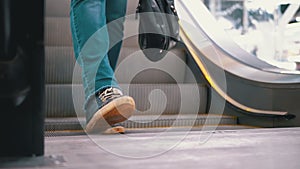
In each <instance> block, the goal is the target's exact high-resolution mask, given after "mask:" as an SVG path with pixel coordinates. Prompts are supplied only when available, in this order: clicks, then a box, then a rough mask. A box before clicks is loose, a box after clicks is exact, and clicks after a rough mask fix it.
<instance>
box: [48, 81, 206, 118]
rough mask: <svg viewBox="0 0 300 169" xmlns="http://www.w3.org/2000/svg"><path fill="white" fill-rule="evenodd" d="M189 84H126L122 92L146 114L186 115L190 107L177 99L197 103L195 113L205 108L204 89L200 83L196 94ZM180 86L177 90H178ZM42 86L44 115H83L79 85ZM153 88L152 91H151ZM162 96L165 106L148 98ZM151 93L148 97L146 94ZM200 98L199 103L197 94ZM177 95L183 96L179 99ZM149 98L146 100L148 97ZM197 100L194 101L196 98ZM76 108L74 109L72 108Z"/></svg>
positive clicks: (82, 99)
mask: <svg viewBox="0 0 300 169" xmlns="http://www.w3.org/2000/svg"><path fill="white" fill-rule="evenodd" d="M191 85H192V84H130V86H129V91H127V90H128V89H126V88H125V87H124V84H120V86H121V88H122V87H123V89H124V90H123V92H124V93H125V94H129V95H130V96H132V97H133V98H134V99H135V101H136V108H137V109H138V110H139V111H142V112H143V113H146V114H161V113H162V112H164V113H166V114H178V112H181V113H185V114H189V113H193V111H194V109H193V108H191V106H183V107H182V108H181V107H180V105H181V102H185V103H194V105H196V106H199V110H198V112H205V111H206V104H207V88H206V86H205V85H203V84H198V87H199V95H197V93H195V91H192V90H191V89H190V86H191ZM179 86H180V88H181V89H182V91H180V89H179ZM73 91H74V93H73V95H72V85H71V84H67V85H56V84H53V85H49V84H48V85H46V116H47V117H76V116H77V115H76V113H77V114H78V115H79V116H84V114H83V110H82V107H83V102H84V93H83V87H82V86H81V85H79V84H75V85H73ZM153 91H155V92H153ZM162 95H164V96H165V98H166V104H165V107H164V105H163V104H162V103H161V100H157V99H151V98H161V97H162ZM150 96H151V97H150ZM198 96H199V97H200V102H199V100H198V99H197V97H198ZM181 97H183V98H184V100H183V101H181ZM148 98H150V101H149V100H148ZM197 100H198V101H197ZM75 110H76V111H75Z"/></svg>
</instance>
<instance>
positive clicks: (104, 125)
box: [86, 87, 135, 133]
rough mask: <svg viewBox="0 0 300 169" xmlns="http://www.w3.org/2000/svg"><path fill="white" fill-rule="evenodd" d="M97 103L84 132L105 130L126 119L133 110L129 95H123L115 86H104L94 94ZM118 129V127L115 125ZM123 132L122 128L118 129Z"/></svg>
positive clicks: (133, 106)
mask: <svg viewBox="0 0 300 169" xmlns="http://www.w3.org/2000/svg"><path fill="white" fill-rule="evenodd" d="M96 100H97V102H98V105H99V109H98V111H96V112H95V113H94V115H93V116H92V117H91V119H89V120H88V122H87V125H86V132H88V133H95V132H106V131H107V129H110V128H112V127H114V128H115V127H116V126H114V125H115V124H116V123H120V122H122V121H125V120H127V119H128V118H129V117H130V116H131V115H132V113H133V112H134V110H135V102H134V100H133V98H132V97H130V96H123V94H122V92H121V91H120V90H119V89H117V88H112V87H110V88H106V89H105V90H104V91H101V92H99V93H98V94H96ZM116 128H117V129H118V131H119V129H120V127H116ZM120 131H122V132H124V130H120Z"/></svg>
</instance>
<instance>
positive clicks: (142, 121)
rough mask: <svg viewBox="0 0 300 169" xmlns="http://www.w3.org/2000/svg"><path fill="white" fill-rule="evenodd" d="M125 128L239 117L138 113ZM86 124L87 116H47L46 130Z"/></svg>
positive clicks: (207, 122) (234, 120)
mask: <svg viewBox="0 0 300 169" xmlns="http://www.w3.org/2000/svg"><path fill="white" fill-rule="evenodd" d="M120 124H121V125H122V126H124V127H125V128H128V129H130V128H132V129H145V128H156V127H188V126H203V125H207V126H215V125H236V124H237V118H236V117H234V116H222V115H214V114H211V115H207V114H199V115H198V116H195V115H161V116H153V115H136V116H132V117H131V118H130V119H129V120H127V121H125V122H122V123H120ZM84 126H85V118H82V117H81V118H76V117H74V118H46V121H45V131H48V132H51V131H52V132H54V131H64V130H73V131H80V130H82V129H83V128H84Z"/></svg>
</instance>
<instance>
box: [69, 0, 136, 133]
mask: <svg viewBox="0 0 300 169" xmlns="http://www.w3.org/2000/svg"><path fill="white" fill-rule="evenodd" d="M70 19H71V29H72V38H73V45H74V51H75V57H76V59H77V62H78V63H79V64H80V66H81V67H82V79H83V86H84V92H85V99H86V102H85V112H86V119H87V131H93V130H94V129H95V128H99V126H101V125H102V124H103V123H105V122H107V123H108V124H109V125H112V124H114V123H117V122H120V121H124V120H126V119H127V118H128V117H129V116H130V115H131V114H132V111H133V110H134V101H133V99H132V98H130V97H122V98H118V97H120V96H121V95H122V93H121V92H120V91H119V90H118V88H119V86H118V84H117V82H116V80H115V77H114V72H113V69H112V68H111V66H110V63H109V59H108V56H107V52H108V49H109V35H108V31H107V27H106V0H72V2H71V12H70ZM108 89H109V90H108ZM103 93H104V94H103ZM117 98H118V99H117ZM119 110H122V112H120V111H119ZM122 113H123V114H122Z"/></svg>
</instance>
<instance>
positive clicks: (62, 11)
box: [45, 0, 71, 17]
mask: <svg viewBox="0 0 300 169" xmlns="http://www.w3.org/2000/svg"><path fill="white" fill-rule="evenodd" d="M70 2H71V0H46V1H45V7H46V8H45V16H46V17H68V16H70Z"/></svg>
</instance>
